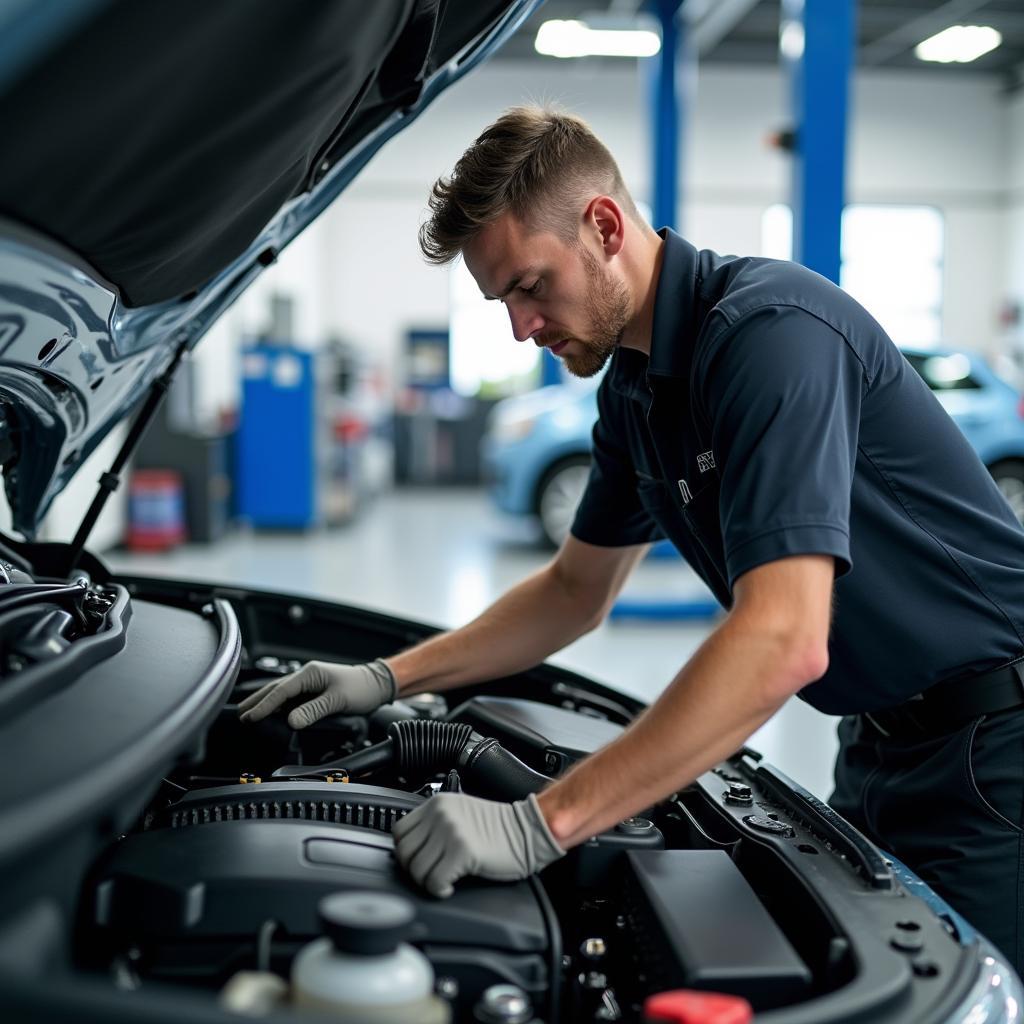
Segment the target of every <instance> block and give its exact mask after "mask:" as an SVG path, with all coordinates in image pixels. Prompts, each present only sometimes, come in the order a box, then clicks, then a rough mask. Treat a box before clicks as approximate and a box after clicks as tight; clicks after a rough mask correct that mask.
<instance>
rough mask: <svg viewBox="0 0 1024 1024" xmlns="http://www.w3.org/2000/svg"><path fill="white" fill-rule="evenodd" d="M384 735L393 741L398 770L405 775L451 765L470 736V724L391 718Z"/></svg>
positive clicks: (450, 766)
mask: <svg viewBox="0 0 1024 1024" xmlns="http://www.w3.org/2000/svg"><path fill="white" fill-rule="evenodd" d="M388 736H389V737H390V739H391V742H392V743H394V745H395V763H396V764H397V766H398V770H399V771H400V772H401V773H402V775H406V776H408V775H409V774H415V775H417V776H422V775H434V774H435V773H437V772H443V771H447V770H448V769H449V768H453V767H454V766H455V764H456V762H457V761H458V759H459V754H461V753H462V750H463V748H464V747H465V746H466V744H467V743H468V742H469V741H470V740H471V739H473V738H474V734H473V727H472V726H469V725H463V724H460V723H457V722H438V721H431V720H429V719H422V718H418V719H415V720H414V721H408V722H393V723H392V724H391V726H390V727H389V728H388ZM475 738H477V739H479V738H480V737H479V736H477V737H475Z"/></svg>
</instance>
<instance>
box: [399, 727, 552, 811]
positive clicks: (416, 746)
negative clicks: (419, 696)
mask: <svg viewBox="0 0 1024 1024" xmlns="http://www.w3.org/2000/svg"><path fill="white" fill-rule="evenodd" d="M388 735H389V736H390V737H391V741H392V742H393V743H394V745H395V762H396V765H397V767H398V769H399V771H400V772H401V773H402V774H403V775H409V774H410V773H411V774H415V775H418V776H424V775H434V774H436V773H437V772H442V771H445V770H446V769H449V768H458V770H459V778H460V780H461V782H462V787H463V789H464V790H465V792H467V793H471V794H472V795H473V796H482V797H488V798H489V799H491V800H522V799H523V798H524V797H525V796H527V794H529V793H539V792H540V791H541V790H542V789H543V788H544V787H545V786H546V785H547V784H548V783H549V782H550V781H551V780H550V779H549V778H548V777H547V776H546V775H540V774H538V773H537V772H535V771H534V770H533V769H532V768H529V767H527V766H526V765H525V764H523V762H522V761H520V760H519V758H518V757H516V756H515V755H514V754H510V753H509V752H508V751H507V750H506V749H505V748H504V747H503V746H501V744H500V743H499V742H498V741H497V740H495V739H485V738H484V737H483V736H481V735H480V734H479V733H478V732H474V731H473V729H472V727H471V726H469V725H464V724H460V723H456V722H436V721H429V720H425V719H419V720H417V721H415V722H395V723H394V724H393V725H392V726H391V728H390V729H388Z"/></svg>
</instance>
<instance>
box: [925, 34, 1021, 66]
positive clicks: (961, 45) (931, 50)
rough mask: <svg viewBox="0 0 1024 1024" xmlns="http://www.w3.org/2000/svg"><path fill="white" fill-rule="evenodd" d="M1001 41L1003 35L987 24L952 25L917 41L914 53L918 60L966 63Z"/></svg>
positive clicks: (992, 48)
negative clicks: (921, 41) (921, 40)
mask: <svg viewBox="0 0 1024 1024" xmlns="http://www.w3.org/2000/svg"><path fill="white" fill-rule="evenodd" d="M1002 41H1003V37H1002V36H1001V35H1000V34H999V33H998V32H997V31H996V30H995V29H994V28H990V27H989V26H988V25H953V26H951V27H950V28H947V29H945V30H944V31H942V32H940V33H939V34H938V35H934V36H932V37H931V38H930V39H926V40H925V41H924V42H923V43H918V44H917V46H915V47H914V53H915V54H916V56H917V58H918V59H919V60H933V61H938V62H939V63H940V64H967V63H969V62H970V61H972V60H977V59H978V58H979V57H980V56H982V54H985V53H988V52H989V51H990V50H994V49H995V48H996V47H997V46H998V45H999V44H1000V43H1001V42H1002Z"/></svg>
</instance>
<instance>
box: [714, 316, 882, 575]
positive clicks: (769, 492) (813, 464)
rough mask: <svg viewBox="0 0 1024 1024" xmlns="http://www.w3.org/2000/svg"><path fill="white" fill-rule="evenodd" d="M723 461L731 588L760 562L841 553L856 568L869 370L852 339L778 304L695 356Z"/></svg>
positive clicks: (839, 566)
mask: <svg viewBox="0 0 1024 1024" xmlns="http://www.w3.org/2000/svg"><path fill="white" fill-rule="evenodd" d="M697 360H698V365H697V367H696V368H695V369H696V370H697V373H698V377H697V379H698V380H699V381H701V382H702V383H701V387H700V391H701V393H702V399H703V405H704V409H705V411H706V414H707V417H708V419H709V420H710V421H711V425H712V426H711V436H712V446H713V450H714V453H715V458H716V461H717V463H718V466H719V467H720V473H721V489H720V497H719V516H720V525H721V530H722V540H723V546H724V550H725V561H726V567H727V571H728V579H729V586H730V588H731V587H732V586H733V584H734V583H735V581H736V580H737V579H738V578H739V577H740V576H742V575H743V573H745V572H748V571H749V570H750V569H753V568H755V567H757V566H759V565H763V564H765V563H768V562H772V561H776V560H777V559H780V558H785V557H788V556H791V555H807V554H822V555H832V556H833V557H834V558H835V560H836V576H837V577H839V576H841V575H843V574H845V573H846V572H848V571H849V570H850V568H851V567H852V562H851V558H850V539H849V538H850V494H851V491H852V488H853V472H854V468H855V465H856V453H857V438H858V430H859V423H860V407H861V399H862V394H863V389H864V384H865V375H864V371H863V367H862V365H861V363H860V361H859V360H858V358H857V356H856V355H855V354H854V352H853V350H852V349H851V348H850V346H849V345H848V344H847V343H846V341H845V339H844V338H843V337H842V335H841V334H840V333H839V332H837V331H836V330H835V329H833V328H832V327H830V326H829V325H828V324H826V323H825V322H824V321H822V320H819V319H818V318H817V317H815V316H814V315H813V314H811V313H808V312H806V311H805V310H802V309H799V308H797V307H790V306H785V307H768V308H765V309H762V310H757V311H755V312H753V313H750V314H747V315H746V316H744V317H743V318H742V319H741V320H739V321H737V322H736V323H735V324H733V325H731V326H729V327H726V328H725V329H724V330H722V331H721V332H720V333H719V334H718V335H717V336H716V337H715V338H714V340H713V341H711V342H710V343H709V344H708V345H707V346H706V347H705V348H704V349H702V350H701V351H699V352H698V353H697Z"/></svg>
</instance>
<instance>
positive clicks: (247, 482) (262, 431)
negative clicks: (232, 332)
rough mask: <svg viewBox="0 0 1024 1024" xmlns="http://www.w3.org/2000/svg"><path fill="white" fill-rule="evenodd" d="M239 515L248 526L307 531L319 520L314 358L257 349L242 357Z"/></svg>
mask: <svg viewBox="0 0 1024 1024" xmlns="http://www.w3.org/2000/svg"><path fill="white" fill-rule="evenodd" d="M237 452H238V457H237V471H238V514H239V516H240V517H241V518H242V519H243V520H245V521H247V522H249V523H251V524H252V525H253V526H266V527H278V528H290V529H305V528H306V527H309V526H314V525H316V524H317V522H318V521H319V515H318V508H317V496H316V388H315V381H314V364H313V357H312V354H311V353H309V352H302V351H299V350H297V349H295V348H292V347H290V346H284V345H275V344H272V343H271V344H268V343H261V344H258V345H251V346H247V347H246V348H244V349H243V351H242V416H241V422H240V424H239V429H238V447H237Z"/></svg>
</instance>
